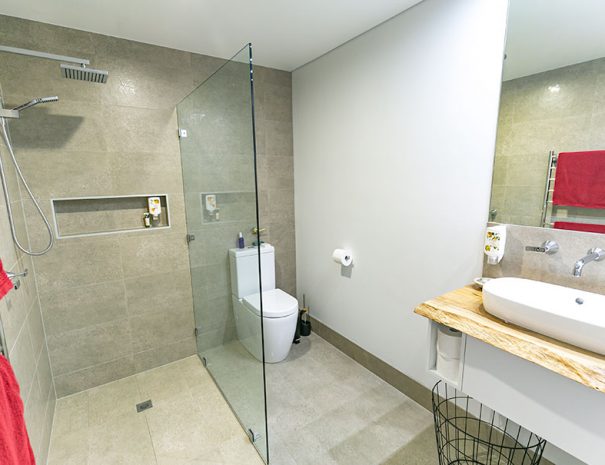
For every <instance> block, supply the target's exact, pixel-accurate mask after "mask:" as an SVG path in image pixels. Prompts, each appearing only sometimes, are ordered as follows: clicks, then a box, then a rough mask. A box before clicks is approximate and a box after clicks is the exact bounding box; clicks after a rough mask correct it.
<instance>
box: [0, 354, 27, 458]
mask: <svg viewBox="0 0 605 465" xmlns="http://www.w3.org/2000/svg"><path fill="white" fill-rule="evenodd" d="M0 464H2V465H35V464H36V459H35V458H34V453H33V451H32V447H31V445H30V443H29V437H28V435H27V429H26V428H25V419H24V417H23V402H22V401H21V396H20V394H19V384H18V382H17V378H16V377H15V373H14V372H13V369H12V367H11V365H10V363H8V360H7V359H6V358H4V357H3V356H2V355H0Z"/></svg>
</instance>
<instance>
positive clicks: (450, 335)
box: [437, 326, 462, 359]
mask: <svg viewBox="0 0 605 465" xmlns="http://www.w3.org/2000/svg"><path fill="white" fill-rule="evenodd" d="M461 347H462V333H461V332H460V331H457V330H455V329H452V328H448V327H447V326H439V332H438V333H437V352H438V353H439V354H441V355H443V356H444V357H445V358H457V359H459V358H460V352H461Z"/></svg>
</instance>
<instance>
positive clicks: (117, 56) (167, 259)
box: [0, 16, 295, 397]
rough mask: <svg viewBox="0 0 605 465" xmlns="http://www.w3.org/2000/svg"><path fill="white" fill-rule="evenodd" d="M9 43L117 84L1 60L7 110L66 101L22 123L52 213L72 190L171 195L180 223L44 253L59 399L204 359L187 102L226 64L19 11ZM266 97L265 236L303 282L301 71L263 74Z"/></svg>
mask: <svg viewBox="0 0 605 465" xmlns="http://www.w3.org/2000/svg"><path fill="white" fill-rule="evenodd" d="M0 40H1V41H2V42H3V43H5V44H7V45H12V46H17V47H24V48H33V49H37V50H42V51H46V52H51V53H58V54H62V55H72V56H82V57H85V58H88V59H90V60H91V64H92V67H97V68H100V69H106V70H108V71H109V73H110V77H109V80H108V83H107V84H105V85H97V84H92V83H85V82H79V81H71V80H66V79H63V78H61V76H60V73H59V66H58V63H56V62H50V61H45V60H40V59H35V58H28V57H21V56H16V55H6V54H4V55H3V56H2V61H0V83H2V86H3V89H4V99H5V101H6V103H7V105H11V104H17V103H21V102H24V101H27V100H30V99H31V98H33V97H38V96H46V95H58V96H59V98H60V101H59V102H58V103H53V104H47V105H44V106H38V107H36V108H33V109H30V110H29V111H27V112H24V113H23V118H22V119H21V120H20V121H18V122H15V123H14V124H12V126H11V129H12V134H13V139H14V141H15V146H16V149H17V153H18V159H19V161H20V162H21V163H22V167H23V171H24V173H25V175H26V177H27V178H28V179H29V180H30V183H31V187H32V188H33V190H34V192H35V193H36V195H37V196H38V197H39V198H40V201H41V203H42V205H43V207H44V209H45V210H46V211H47V212H48V211H49V210H50V203H51V199H53V198H60V197H82V196H87V197H88V196H109V195H111V196H121V195H135V194H137V195H140V194H143V195H146V194H166V195H167V196H168V198H169V203H170V215H171V227H170V228H169V229H161V230H156V231H139V232H126V233H119V234H111V235H100V236H90V237H80V238H69V239H61V240H59V241H57V244H56V246H55V248H54V249H53V250H52V251H51V252H50V253H49V254H48V255H45V256H43V257H40V258H36V259H35V260H34V265H33V266H34V267H35V271H36V275H37V280H38V286H39V293H40V302H41V306H42V314H43V317H44V323H45V326H46V332H47V340H48V347H49V353H50V360H51V366H52V370H53V375H54V379H55V384H56V389H57V395H58V396H59V397H61V396H64V395H67V394H70V393H73V392H77V391H80V390H83V389H87V388H90V387H92V386H96V385H99V384H103V383H106V382H109V381H112V380H115V379H118V378H121V377H124V376H128V375H131V374H133V373H135V372H139V371H142V370H145V369H148V368H151V367H154V366H158V365H161V364H164V363H167V362H170V361H172V360H176V359H179V358H182V357H185V356H188V355H191V354H193V353H194V352H195V340H194V336H193V329H194V321H193V312H192V289H191V275H190V272H189V257H188V251H187V245H186V242H185V233H186V224H185V215H184V199H183V188H182V174H181V162H180V155H179V143H178V138H177V136H176V134H177V132H176V129H177V120H176V112H175V106H176V104H177V103H178V102H179V101H180V100H181V99H182V98H183V97H184V96H185V95H187V94H188V93H189V92H191V91H192V90H193V89H194V88H195V86H196V85H197V84H199V83H201V82H202V81H203V80H204V79H205V78H206V77H207V76H208V75H209V74H210V73H212V72H213V71H214V70H216V69H217V68H218V67H219V66H220V65H221V64H222V63H223V62H224V60H220V59H216V58H212V57H207V56H202V55H196V54H192V53H188V52H182V51H177V50H171V49H166V48H162V47H156V46H151V45H146V44H141V43H136V42H132V41H127V40H122V39H117V38H113V37H108V36H102V35H98V34H92V33H87V32H81V31H77V30H73V29H67V28H60V27H56V26H51V25H46V24H41V23H36V22H31V21H25V20H21V19H16V18H11V17H6V16H0ZM257 95H258V100H257V103H258V105H257V111H258V115H259V117H258V136H259V148H260V155H259V157H260V159H261V161H262V162H263V164H262V165H261V170H260V179H259V182H260V185H259V188H260V191H261V192H260V195H261V199H262V200H263V203H262V208H263V213H264V215H263V217H264V218H266V221H267V224H268V226H269V229H270V235H268V236H267V238H266V240H272V241H274V243H275V245H276V246H277V247H278V248H279V249H280V251H279V253H278V263H277V268H278V270H279V274H278V280H279V283H283V284H281V285H282V286H283V287H284V288H285V289H293V286H294V283H295V277H294V270H295V264H294V239H293V236H294V224H293V223H294V221H293V200H292V198H293V195H292V191H293V186H292V184H293V182H292V178H293V175H292V163H291V160H292V148H291V146H292V142H291V141H292V129H291V125H292V122H291V101H290V74H289V73H285V72H280V71H275V70H269V69H263V68H258V85H257ZM274 163H275V164H274ZM273 164H274V165H273ZM275 178H279V181H278V182H276V181H273V179H275ZM25 212H26V218H27V225H28V227H29V230H30V235H31V238H32V242H33V245H34V246H35V247H40V245H41V244H42V242H43V240H44V236H43V234H42V233H43V229H42V224H41V222H40V220H39V219H37V218H36V216H35V212H34V211H33V209H32V207H31V205H26V206H25ZM230 240H233V238H231V237H230ZM194 287H195V288H196V289H199V287H198V286H196V285H195V283H194Z"/></svg>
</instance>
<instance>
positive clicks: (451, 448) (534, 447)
mask: <svg viewBox="0 0 605 465" xmlns="http://www.w3.org/2000/svg"><path fill="white" fill-rule="evenodd" d="M433 415H434V417H435V434H436V437H437V452H438V455H439V465H538V464H539V463H540V460H542V453H543V452H544V447H545V446H546V441H545V440H544V439H542V438H541V437H539V436H537V435H535V434H534V433H532V432H531V431H528V430H526V429H525V428H523V427H521V426H519V425H517V424H515V423H513V422H512V421H510V420H509V419H508V418H505V417H504V416H502V415H500V414H498V413H496V412H495V411H494V410H492V409H490V408H488V407H486V406H484V405H483V404H481V403H480V402H478V401H476V400H475V399H473V398H471V397H469V396H467V395H465V394H462V393H460V392H459V391H457V390H456V389H455V388H453V387H451V386H448V385H447V383H445V382H443V381H439V382H438V383H437V384H435V386H434V387H433Z"/></svg>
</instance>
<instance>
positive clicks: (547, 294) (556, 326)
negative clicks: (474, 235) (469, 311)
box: [483, 278, 605, 354]
mask: <svg viewBox="0 0 605 465" xmlns="http://www.w3.org/2000/svg"><path fill="white" fill-rule="evenodd" d="M483 306H484V307H485V310H486V311H487V312H489V313H491V314H492V315H494V316H497V317H498V318H501V319H503V320H504V321H506V322H510V323H513V324H516V325H518V326H522V327H523V328H527V329H531V330H532V331H535V332H537V333H540V334H544V335H545V336H549V337H552V338H555V339H559V340H560V341H563V342H567V343H569V344H573V345H575V346H578V347H581V348H583V349H587V350H591V351H593V352H597V353H599V354H605V295H601V294H594V293H592V292H586V291H579V290H577V289H572V288H569V287H563V286H557V285H554V284H548V283H542V282H539V281H532V280H529V279H521V278H498V279H492V280H491V281H488V282H487V283H485V284H484V285H483Z"/></svg>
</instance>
